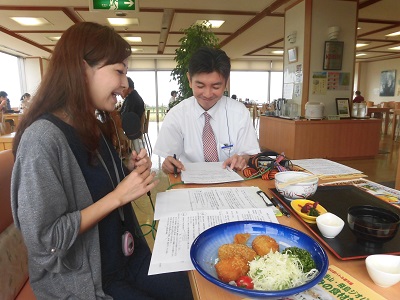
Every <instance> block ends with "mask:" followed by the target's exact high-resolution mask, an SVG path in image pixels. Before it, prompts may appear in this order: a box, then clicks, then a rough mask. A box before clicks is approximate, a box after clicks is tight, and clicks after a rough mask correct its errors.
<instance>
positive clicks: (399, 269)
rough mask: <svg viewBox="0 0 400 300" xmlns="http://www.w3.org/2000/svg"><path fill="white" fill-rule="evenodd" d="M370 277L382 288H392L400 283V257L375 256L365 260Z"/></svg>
mask: <svg viewBox="0 0 400 300" xmlns="http://www.w3.org/2000/svg"><path fill="white" fill-rule="evenodd" d="M365 265H366V266H367V271H368V274H369V277H371V279H372V281H373V282H374V283H375V284H376V285H379V286H381V287H384V288H386V287H390V286H392V285H395V284H396V283H398V282H399V281H400V256H397V255H389V254H374V255H370V256H368V257H367V258H366V259H365Z"/></svg>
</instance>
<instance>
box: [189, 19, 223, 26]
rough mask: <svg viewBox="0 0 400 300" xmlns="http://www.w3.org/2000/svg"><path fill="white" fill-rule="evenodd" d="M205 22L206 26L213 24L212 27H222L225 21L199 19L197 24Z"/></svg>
mask: <svg viewBox="0 0 400 300" xmlns="http://www.w3.org/2000/svg"><path fill="white" fill-rule="evenodd" d="M203 23H205V25H206V26H211V28H220V27H221V26H222V24H224V23H225V21H223V20H197V21H196V24H199V25H200V24H203Z"/></svg>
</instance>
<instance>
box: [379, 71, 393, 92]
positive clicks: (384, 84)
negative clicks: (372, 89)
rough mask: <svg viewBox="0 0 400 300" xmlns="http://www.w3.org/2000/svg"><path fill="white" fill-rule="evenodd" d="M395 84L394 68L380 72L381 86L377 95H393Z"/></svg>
mask: <svg viewBox="0 0 400 300" xmlns="http://www.w3.org/2000/svg"><path fill="white" fill-rule="evenodd" d="M395 86H396V70H389V71H382V72H381V86H380V87H379V96H391V97H393V96H394V89H395Z"/></svg>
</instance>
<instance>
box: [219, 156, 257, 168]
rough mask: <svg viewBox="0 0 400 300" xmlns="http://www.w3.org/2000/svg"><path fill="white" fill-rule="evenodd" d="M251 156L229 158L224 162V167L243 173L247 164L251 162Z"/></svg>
mask: <svg viewBox="0 0 400 300" xmlns="http://www.w3.org/2000/svg"><path fill="white" fill-rule="evenodd" d="M249 158H250V155H237V154H234V155H233V156H231V157H229V158H228V159H227V160H225V161H224V163H223V164H222V167H223V168H224V169H225V168H226V167H230V168H231V169H232V170H239V171H242V170H243V169H244V168H246V166H247V162H248V161H249Z"/></svg>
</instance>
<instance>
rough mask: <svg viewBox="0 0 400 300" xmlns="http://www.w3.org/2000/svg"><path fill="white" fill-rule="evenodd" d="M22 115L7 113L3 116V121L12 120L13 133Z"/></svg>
mask: <svg viewBox="0 0 400 300" xmlns="http://www.w3.org/2000/svg"><path fill="white" fill-rule="evenodd" d="M22 115H23V114H22V113H7V114H3V119H4V120H13V121H14V131H15V129H16V128H17V126H18V124H19V121H20V118H21V117H22Z"/></svg>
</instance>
